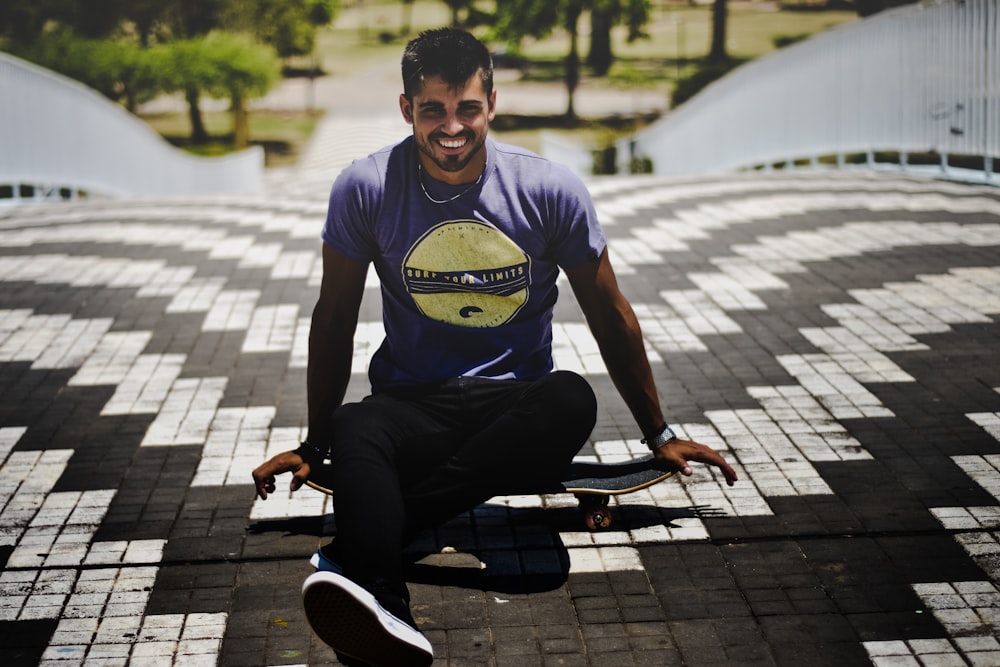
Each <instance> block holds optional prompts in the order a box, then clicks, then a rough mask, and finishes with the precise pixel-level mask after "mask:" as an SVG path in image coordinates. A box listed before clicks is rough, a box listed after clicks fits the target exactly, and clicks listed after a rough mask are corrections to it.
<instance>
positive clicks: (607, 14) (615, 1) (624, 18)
mask: <svg viewBox="0 0 1000 667" xmlns="http://www.w3.org/2000/svg"><path fill="white" fill-rule="evenodd" d="M590 4H591V8H590V51H588V53H587V65H589V66H590V68H591V69H592V70H593V71H594V74H596V75H597V76H604V75H606V74H607V73H608V70H610V69H611V63H613V62H614V59H615V56H614V53H613V52H612V49H611V29H612V28H613V27H614V26H616V25H625V26H627V27H628V37H627V40H628V42H629V43H631V42H634V41H635V40H637V39H641V38H644V37H649V35H647V34H646V33H645V31H644V30H643V28H644V27H645V26H646V24H647V23H649V12H650V0H591V3H590Z"/></svg>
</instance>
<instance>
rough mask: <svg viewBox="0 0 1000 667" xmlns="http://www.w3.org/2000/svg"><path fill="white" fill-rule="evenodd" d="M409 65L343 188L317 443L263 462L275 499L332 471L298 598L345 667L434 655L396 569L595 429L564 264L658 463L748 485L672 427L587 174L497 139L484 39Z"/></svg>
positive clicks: (317, 377)
mask: <svg viewBox="0 0 1000 667" xmlns="http://www.w3.org/2000/svg"><path fill="white" fill-rule="evenodd" d="M402 73H403V90H404V92H403V93H402V94H401V95H400V98H399V108H400V111H401V112H402V115H403V118H404V119H405V120H406V122H407V123H409V124H411V125H412V126H413V136H412V137H408V138H407V139H406V140H404V141H402V142H400V143H399V144H397V145H395V146H391V147H388V148H386V149H383V150H381V151H379V152H377V153H375V154H373V155H371V156H369V157H368V158H367V159H364V160H359V161H356V162H355V163H354V164H353V165H351V167H349V168H348V169H346V170H345V171H344V172H343V173H342V174H341V175H340V176H339V177H338V179H337V181H336V183H335V184H334V186H333V190H332V192H331V195H330V206H329V211H328V214H327V220H326V224H325V226H324V229H323V241H324V245H323V281H322V285H321V287H320V294H319V299H318V302H317V304H316V307H315V310H314V312H313V316H312V325H311V326H312V328H311V331H310V337H309V364H308V372H307V384H308V410H309V415H308V417H309V424H308V434H307V439H306V442H304V443H303V444H302V446H301V447H300V448H299V449H297V450H295V451H291V452H284V453H282V454H279V455H278V456H276V457H274V458H272V459H271V460H269V461H267V462H265V463H263V464H262V465H261V466H259V467H258V468H257V469H256V470H255V471H254V473H253V477H254V482H255V484H256V488H257V493H258V495H259V496H260V497H261V498H265V499H266V498H267V496H268V494H269V493H272V492H273V491H274V489H275V475H277V474H280V473H284V472H291V473H293V475H292V481H291V489H292V490H295V489H298V488H299V487H300V486H301V485H302V484H303V483H304V481H305V480H306V479H307V478H308V477H309V475H310V473H311V472H315V469H316V468H317V466H319V465H323V466H324V469H328V470H330V471H331V472H330V476H331V477H330V479H331V480H332V481H331V482H330V483H331V484H332V486H333V489H334V491H335V493H334V496H333V502H334V508H335V512H336V517H337V538H336V548H334V547H333V546H331V545H327V546H326V547H324V548H323V549H321V550H320V551H318V552H317V553H316V555H314V557H313V563H314V565H316V566H317V567H318V570H319V571H317V572H316V573H314V574H313V575H311V576H310V577H309V578H308V579H307V580H306V582H305V584H304V585H303V603H304V605H305V609H306V614H307V616H308V618H309V622H310V624H311V625H312V627H313V629H314V630H315V632H316V633H317V635H319V637H320V638H321V639H323V640H324V641H325V642H327V643H328V644H330V645H331V646H332V647H333V648H334V649H335V650H337V652H338V655H340V656H342V659H354V660H360V661H362V662H365V663H368V664H375V665H389V664H401V665H402V664H405V665H418V664H430V663H431V662H432V660H433V652H432V649H431V645H430V642H429V641H428V640H427V639H426V637H424V635H423V634H421V633H420V632H419V631H418V630H417V629H416V623H415V622H414V620H413V617H412V616H411V614H410V611H409V598H408V593H407V589H406V583H405V581H404V578H403V574H402V562H401V560H402V559H401V553H402V550H403V547H404V546H405V545H406V543H407V542H408V541H409V540H410V539H411V538H412V537H413V536H414V535H415V533H416V532H417V531H419V530H421V529H422V528H425V527H430V526H435V525H439V524H441V523H443V522H444V521H446V520H448V519H449V518H451V517H453V516H455V515H456V514H459V513H461V512H464V511H467V510H469V509H471V508H472V507H474V506H476V505H477V504H479V503H481V502H483V501H485V500H487V499H489V498H490V497H492V496H495V495H501V494H512V493H531V492H535V493H537V492H541V491H545V490H548V489H552V488H553V487H555V486H556V485H557V484H558V482H559V480H560V477H561V476H562V474H563V472H564V471H565V470H566V469H567V467H568V465H569V463H570V461H571V460H572V458H573V456H574V455H575V454H576V453H577V452H578V451H579V449H580V448H581V446H582V445H583V444H584V443H585V442H586V440H587V438H588V437H589V435H590V432H591V430H592V429H593V426H594V423H595V420H596V413H597V408H596V399H595V396H594V393H593V391H592V390H591V388H590V386H589V385H588V384H587V382H586V381H585V380H584V379H583V378H581V377H580V376H578V375H576V374H574V373H570V372H566V371H553V370H552V368H553V364H552V358H551V340H552V330H551V322H552V309H553V305H554V304H555V302H556V278H557V276H558V272H559V270H560V269H561V270H563V271H565V272H566V275H567V277H568V279H569V283H570V285H571V286H572V288H573V292H574V294H575V295H576V297H577V300H578V301H579V304H580V306H581V308H582V310H583V313H584V315H585V317H586V320H587V323H588V325H589V326H590V329H591V331H592V332H593V334H594V337H595V338H596V340H597V341H598V343H599V345H600V349H601V353H602V355H603V358H604V361H605V363H606V365H607V368H608V371H609V373H610V375H611V378H612V379H613V381H614V383H615V385H616V387H617V388H618V390H619V392H620V393H621V395H622V397H623V398H624V400H625V402H626V403H627V405H628V407H629V408H630V410H631V412H632V415H633V416H634V418H635V421H636V423H637V426H638V428H637V437H640V436H641V437H642V438H643V439H644V441H645V442H646V443H647V444H648V445H649V447H650V449H651V450H653V451H654V453H655V456H656V457H657V458H658V459H660V461H661V462H662V465H663V467H664V469H669V470H679V471H681V472H682V473H683V474H685V475H690V474H691V469H690V467H689V465H688V462H689V461H698V462H702V463H707V464H710V465H713V466H716V467H718V468H719V470H720V471H721V472H722V474H723V476H724V477H725V479H726V481H727V482H728V483H729V484H733V483H734V482H735V481H736V473H735V472H734V471H733V469H732V468H731V467H730V466H729V465H728V464H727V463H726V462H725V461H724V460H723V459H722V457H721V456H720V455H719V454H718V453H716V452H715V451H713V450H712V449H710V448H708V447H706V446H704V445H701V444H698V443H696V442H691V441H688V440H682V439H679V438H677V437H676V436H674V434H673V432H672V431H671V430H670V428H669V426H667V423H666V421H665V420H664V417H663V414H662V412H661V409H660V404H659V399H658V397H657V392H656V387H655V386H654V383H653V377H652V371H651V369H650V365H649V362H648V360H647V358H646V354H645V349H644V345H643V340H642V335H641V332H640V330H639V324H638V321H637V319H636V317H635V314H634V313H633V311H632V308H631V306H630V305H629V303H628V302H627V301H626V299H625V297H624V296H623V295H622V294H621V292H620V291H619V289H618V285H617V282H616V279H615V275H614V271H613V270H612V268H611V264H610V263H609V261H608V253H607V248H606V244H605V237H604V234H603V232H602V230H601V228H600V225H599V224H598V221H597V217H596V213H595V211H594V207H593V204H592V202H591V199H590V196H589V194H588V193H587V191H586V189H585V187H584V185H583V183H582V182H581V181H580V180H579V179H578V178H576V177H575V176H573V175H572V174H571V173H570V172H569V171H568V170H567V169H565V168H564V167H562V166H559V165H556V164H554V163H551V162H549V161H547V160H544V159H542V158H540V157H538V156H536V155H534V154H531V153H528V152H526V151H523V150H521V149H518V148H514V147H511V146H505V145H501V144H497V143H495V142H493V141H492V140H491V139H488V138H487V132H488V130H489V123H490V121H492V120H493V117H494V113H495V110H496V91H495V90H494V89H493V69H492V62H491V60H490V55H489V52H488V50H487V49H486V47H485V46H484V45H483V44H481V43H480V42H478V41H477V40H476V39H475V38H473V37H472V36H471V35H469V34H468V33H465V32H462V31H459V30H454V29H450V28H444V29H438V30H431V31H427V32H425V33H422V34H421V35H420V36H419V37H417V38H416V39H415V40H413V41H412V42H410V43H409V44H408V45H407V47H406V51H405V53H404V56H403V63H402ZM369 264H374V266H375V270H376V271H377V272H378V276H379V278H380V280H381V284H382V302H383V320H384V324H385V331H386V337H385V340H384V342H383V343H382V345H381V347H380V348H379V349H378V351H377V352H376V353H375V355H374V357H373V358H372V360H371V365H370V368H369V378H370V380H371V383H372V393H371V395H370V396H368V397H367V398H365V399H364V400H363V401H361V402H358V403H348V404H342V400H343V398H344V395H345V392H346V388H347V384H348V381H349V378H350V371H351V357H352V354H353V336H354V332H355V328H356V325H357V320H358V311H359V307H360V302H361V297H362V293H363V291H364V285H365V276H366V273H367V270H368V266H369ZM323 461H329V464H328V465H327V464H323Z"/></svg>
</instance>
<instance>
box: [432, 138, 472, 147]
mask: <svg viewBox="0 0 1000 667" xmlns="http://www.w3.org/2000/svg"><path fill="white" fill-rule="evenodd" d="M468 142H469V140H468V139H467V138H466V137H456V138H454V139H438V140H437V144H438V145H439V146H441V147H442V148H448V149H456V148H464V147H465V144H467V143H468Z"/></svg>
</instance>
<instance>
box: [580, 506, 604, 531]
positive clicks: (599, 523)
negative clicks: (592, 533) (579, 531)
mask: <svg viewBox="0 0 1000 667" xmlns="http://www.w3.org/2000/svg"><path fill="white" fill-rule="evenodd" d="M584 521H585V522H586V524H587V528H589V529H591V530H604V529H605V528H609V527H611V512H609V511H608V510H607V508H602V509H597V510H591V511H589V512H587V515H586V517H585V518H584Z"/></svg>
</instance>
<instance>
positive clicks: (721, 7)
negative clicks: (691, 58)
mask: <svg viewBox="0 0 1000 667" xmlns="http://www.w3.org/2000/svg"><path fill="white" fill-rule="evenodd" d="M728 14H729V12H728V8H727V7H726V0H713V1H712V45H711V48H709V51H708V62H709V63H712V64H716V65H717V64H719V63H724V62H725V61H727V60H729V52H728V51H727V50H726V21H727V19H728Z"/></svg>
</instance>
